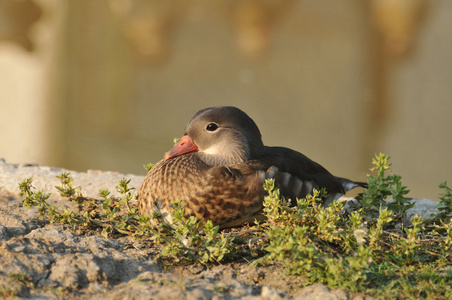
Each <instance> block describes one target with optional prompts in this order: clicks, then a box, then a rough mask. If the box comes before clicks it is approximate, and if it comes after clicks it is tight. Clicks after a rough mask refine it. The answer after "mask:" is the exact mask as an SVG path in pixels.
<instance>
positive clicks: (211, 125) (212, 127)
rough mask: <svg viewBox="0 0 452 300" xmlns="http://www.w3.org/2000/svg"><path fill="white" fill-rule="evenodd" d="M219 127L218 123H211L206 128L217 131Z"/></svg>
mask: <svg viewBox="0 0 452 300" xmlns="http://www.w3.org/2000/svg"><path fill="white" fill-rule="evenodd" d="M217 128H218V125H217V124H215V123H209V125H207V127H206V129H207V130H208V131H215V130H217Z"/></svg>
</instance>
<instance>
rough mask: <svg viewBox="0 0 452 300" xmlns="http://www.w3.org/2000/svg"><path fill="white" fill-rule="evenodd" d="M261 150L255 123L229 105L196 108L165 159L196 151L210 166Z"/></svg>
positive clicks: (250, 156) (238, 161)
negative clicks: (196, 110)
mask: <svg viewBox="0 0 452 300" xmlns="http://www.w3.org/2000/svg"><path fill="white" fill-rule="evenodd" d="M262 151H264V145H263V143H262V139H261V134H260V131H259V128H258V127H257V125H256V123H254V121H253V120H252V119H251V118H250V117H249V116H248V115H247V114H246V113H244V112H243V111H242V110H240V109H238V108H236V107H232V106H216V107H209V108H205V109H202V110H200V111H198V112H197V113H196V114H195V115H194V116H193V117H192V118H191V120H190V121H189V122H188V124H187V126H186V127H185V132H184V136H183V137H182V138H181V140H180V141H179V142H178V143H177V144H176V145H175V146H174V147H173V148H172V149H171V150H170V151H168V152H167V153H165V156H164V159H165V160H168V159H171V158H173V157H176V156H179V155H184V154H187V153H192V152H196V153H197V155H198V156H199V158H200V159H201V160H203V161H204V162H205V163H206V164H208V165H210V166H219V165H228V164H236V163H240V162H244V161H247V160H249V159H250V158H252V157H255V156H256V155H259V154H260V153H261V152H262Z"/></svg>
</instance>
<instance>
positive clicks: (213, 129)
mask: <svg viewBox="0 0 452 300" xmlns="http://www.w3.org/2000/svg"><path fill="white" fill-rule="evenodd" d="M266 179H272V180H274V183H275V186H276V187H277V188H279V189H280V195H281V196H282V197H284V198H286V199H296V198H299V199H301V198H305V197H306V195H308V194H312V192H313V189H317V190H320V189H321V188H324V189H325V190H326V192H327V196H326V197H325V198H324V199H323V205H324V206H328V205H329V204H331V203H332V202H333V201H334V200H336V199H338V198H339V197H340V196H342V195H343V194H345V193H346V192H347V191H349V190H351V189H354V188H356V187H364V188H365V187H366V183H364V182H356V181H352V180H349V179H345V178H342V177H337V176H334V175H332V174H331V173H330V172H329V171H328V170H326V169H325V168H324V167H322V166H321V165H320V164H318V163H316V162H314V161H313V160H311V159H309V158H308V157H307V156H305V155H303V154H301V153H300V152H297V151H295V150H292V149H289V148H285V147H271V146H265V145H264V143H263V141H262V136H261V133H260V131H259V128H258V126H257V125H256V123H255V122H254V121H253V120H252V119H251V118H250V117H249V116H248V115H247V114H246V113H245V112H244V111H242V110H241V109H239V108H237V107H233V106H215V107H209V108H205V109H202V110H200V111H198V112H197V113H195V114H194V116H193V117H192V118H191V119H190V120H189V121H188V123H187V125H186V127H185V130H184V134H183V136H182V138H181V139H180V140H179V142H177V143H176V144H175V145H174V147H173V148H172V149H170V150H169V151H168V152H166V153H165V155H164V157H163V159H162V160H160V161H159V162H158V163H156V164H155V165H154V166H153V167H152V168H151V169H150V171H149V172H148V173H147V175H146V176H145V179H144V181H143V183H142V186H141V188H140V192H139V196H138V206H139V211H140V213H141V214H142V215H152V214H153V213H154V212H158V213H159V214H160V216H161V217H162V220H164V221H165V222H166V223H169V224H172V223H173V219H172V216H171V210H172V209H173V205H172V204H173V203H174V202H177V201H180V203H181V204H182V205H183V206H184V209H185V217H189V216H195V217H196V218H197V219H198V220H201V219H202V220H205V221H207V220H211V221H212V223H213V225H218V226H219V227H220V229H224V228H229V227H238V226H242V225H243V224H245V223H250V224H251V223H252V222H253V221H254V220H262V219H264V217H263V214H262V211H263V199H264V197H265V195H266V192H265V190H264V181H265V180H266Z"/></svg>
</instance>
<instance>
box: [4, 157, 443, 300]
mask: <svg viewBox="0 0 452 300" xmlns="http://www.w3.org/2000/svg"><path fill="white" fill-rule="evenodd" d="M373 164H374V167H373V168H372V171H373V172H375V173H376V174H374V175H369V178H368V187H367V188H366V189H365V190H364V193H363V194H362V195H360V196H359V197H358V199H359V200H360V203H361V204H362V208H360V209H358V210H356V211H353V212H350V213H348V212H346V211H345V210H344V209H343V208H344V203H343V202H338V201H336V202H334V203H333V204H331V205H330V206H329V207H327V208H325V207H323V206H322V204H321V202H322V200H321V199H322V197H323V195H324V191H316V190H314V191H313V194H312V195H308V196H307V197H306V198H305V199H296V205H295V206H293V205H292V204H293V203H292V202H291V201H290V200H287V199H281V197H280V193H279V191H278V189H276V188H275V183H274V182H273V181H271V180H267V181H266V182H265V185H264V188H265V189H266V191H267V193H268V195H267V196H266V197H265V199H264V203H263V207H264V208H263V214H264V215H265V216H266V218H267V220H266V221H263V222H256V225H255V226H252V227H245V228H242V229H240V230H230V231H220V230H219V227H218V226H213V224H212V222H211V221H204V220H197V219H196V218H195V217H185V213H184V212H185V211H184V206H183V205H181V203H180V202H177V203H173V204H172V207H173V209H172V212H171V218H172V220H173V223H172V224H168V223H166V222H164V221H163V220H162V218H161V215H160V214H159V213H157V212H156V213H154V214H153V215H150V216H143V215H140V214H139V213H138V210H137V208H136V207H134V206H132V205H131V204H130V201H131V200H132V199H133V198H134V197H136V192H135V191H134V189H133V188H130V187H129V183H130V180H126V179H122V180H121V181H120V182H119V184H118V186H117V187H116V190H117V191H118V192H119V194H120V197H119V198H116V197H113V196H111V193H110V192H109V191H108V190H106V189H103V190H101V191H100V197H99V198H98V199H91V198H86V197H83V196H82V194H81V190H80V189H79V188H77V189H74V188H73V186H72V178H70V176H69V174H66V173H63V174H62V175H60V176H58V178H60V180H61V186H60V187H57V190H58V192H59V193H60V194H61V195H62V196H64V197H66V198H67V199H68V200H69V201H70V202H73V203H75V204H76V206H77V209H78V210H71V209H69V208H67V207H64V206H63V207H62V208H61V209H56V208H55V207H54V206H53V205H52V204H50V203H48V201H47V200H48V199H49V197H50V194H45V193H43V192H42V191H41V190H36V189H35V188H34V187H33V185H32V180H31V179H26V180H24V181H23V182H21V183H20V184H19V186H20V189H21V196H22V197H23V200H22V202H23V206H24V208H26V209H28V208H31V207H36V208H37V209H38V211H39V217H40V218H41V219H43V220H46V221H49V222H59V223H64V224H69V225H71V226H72V228H79V229H84V230H92V231H94V232H100V233H101V234H102V235H103V236H104V237H105V238H116V237H118V236H123V235H129V236H132V237H134V238H136V239H140V241H141V243H142V244H145V245H147V246H148V247H158V248H159V249H160V255H159V256H160V259H161V261H162V262H163V263H164V264H165V265H166V266H171V265H174V264H191V263H202V264H206V265H208V264H212V263H215V264H218V263H222V262H223V261H227V260H248V258H251V259H254V261H253V264H255V265H257V264H262V265H268V264H276V265H279V264H281V266H285V267H286V270H287V272H288V273H290V274H294V276H302V278H303V279H304V281H303V282H304V283H305V284H311V283H317V282H320V283H324V284H326V285H328V286H330V287H334V288H336V287H340V288H346V289H349V290H351V291H356V292H360V293H365V294H369V295H374V296H377V297H381V298H385V299H393V298H394V299H408V298H409V299H422V298H424V299H451V298H452V289H451V286H452V220H451V218H450V212H451V203H452V197H451V194H452V193H451V189H450V188H449V187H448V186H447V185H446V183H442V184H441V185H440V187H441V188H442V189H443V190H444V192H443V193H442V194H441V196H440V197H441V202H440V204H438V209H439V210H440V213H439V214H438V215H436V216H433V217H432V218H431V219H429V220H424V219H423V218H421V217H419V216H414V217H413V218H411V222H410V223H406V224H403V223H401V221H402V220H403V218H405V217H406V212H407V210H408V209H409V208H410V207H411V206H412V203H410V202H409V200H408V199H406V198H405V195H406V194H407V193H408V189H407V188H406V187H404V186H403V185H402V184H401V177H400V176H398V175H395V174H393V173H392V172H391V170H390V166H391V164H390V163H389V156H386V155H384V154H380V155H378V156H376V158H375V159H374V160H373ZM389 197H391V198H393V199H394V201H393V202H387V201H386V200H387V198H389ZM72 206H74V205H73V204H72ZM13 277H14V278H15V279H14V280H16V281H17V282H23V283H24V284H27V282H28V284H29V283H30V282H32V281H31V280H29V277H26V276H25V275H24V276H22V277H20V276H18V275H14V276H13ZM0 292H2V290H1V289H0ZM5 292H6V293H7V294H8V293H9V292H8V291H7V290H6V291H5ZM5 292H3V293H5Z"/></svg>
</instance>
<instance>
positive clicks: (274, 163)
mask: <svg viewBox="0 0 452 300" xmlns="http://www.w3.org/2000/svg"><path fill="white" fill-rule="evenodd" d="M266 150H267V151H266V153H265V155H263V156H262V157H259V159H258V160H259V161H260V162H261V163H264V164H265V167H266V168H267V177H268V178H274V179H275V183H276V186H277V187H278V188H279V189H280V192H281V195H282V196H284V197H285V198H290V199H295V198H304V197H306V195H307V194H310V193H312V190H313V189H314V188H315V189H317V190H319V189H320V188H325V189H326V191H327V192H328V195H330V196H331V197H333V198H337V197H338V196H340V195H342V194H344V193H345V192H346V189H345V188H344V186H343V185H342V182H341V180H340V179H339V178H338V177H336V176H333V175H332V174H331V173H330V172H328V170H326V169H325V168H324V167H322V166H321V165H320V164H318V163H316V162H314V161H313V160H311V159H309V158H308V157H306V156H305V155H303V154H301V153H299V152H297V151H294V150H291V149H289V148H284V147H266ZM328 198H330V197H328ZM325 200H329V199H325Z"/></svg>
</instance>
